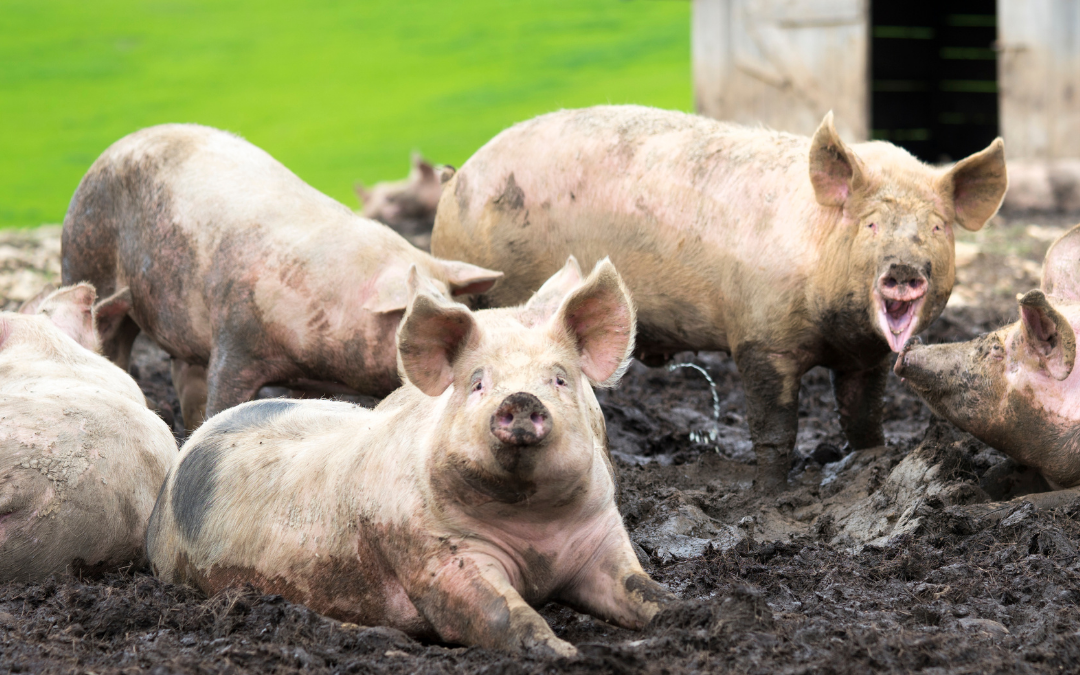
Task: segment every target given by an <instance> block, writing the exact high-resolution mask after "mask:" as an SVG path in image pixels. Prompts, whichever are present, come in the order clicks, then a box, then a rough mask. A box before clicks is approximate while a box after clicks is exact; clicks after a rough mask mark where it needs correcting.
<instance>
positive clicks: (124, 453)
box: [0, 366, 176, 581]
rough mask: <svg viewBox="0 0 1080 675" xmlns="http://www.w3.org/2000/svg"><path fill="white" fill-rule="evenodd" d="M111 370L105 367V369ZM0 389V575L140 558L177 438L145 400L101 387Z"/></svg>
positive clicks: (92, 569) (62, 384)
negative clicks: (0, 522) (1, 523)
mask: <svg viewBox="0 0 1080 675" xmlns="http://www.w3.org/2000/svg"><path fill="white" fill-rule="evenodd" d="M110 367H112V366H110ZM53 385H54V386H53V387H52V389H53V391H52V392H46V391H42V389H44V388H39V390H38V391H37V392H36V393H23V394H15V393H11V391H10V390H8V391H4V392H0V409H2V410H3V411H4V414H3V416H2V418H0V512H4V513H6V514H7V517H6V518H5V522H4V527H3V529H0V580H3V581H9V580H26V581H33V580H40V579H43V578H45V577H47V576H49V575H50V574H60V573H65V572H71V573H82V574H88V573H91V574H92V573H98V572H102V571H107V570H110V569H115V568H117V567H120V566H123V565H127V564H130V563H134V564H135V565H136V566H137V567H138V566H140V565H141V564H143V562H144V561H145V556H144V552H143V538H144V535H145V532H146V522H147V520H148V518H149V515H150V512H151V510H152V508H153V504H154V499H155V498H156V496H157V492H158V490H159V488H160V486H161V484H162V482H163V481H164V479H165V472H166V470H167V469H168V464H169V462H170V461H171V460H172V457H173V456H174V455H175V454H176V445H175V442H174V441H173V438H172V434H171V433H170V431H169V430H168V428H167V427H166V426H165V423H164V422H162V421H161V420H160V419H158V417H157V416H156V415H155V414H154V413H152V412H151V411H150V410H148V409H147V408H146V407H145V405H139V404H137V403H135V402H134V401H132V400H130V399H129V398H128V397H127V396H123V395H118V394H116V393H114V392H111V391H108V390H105V389H103V388H102V387H100V386H93V385H86V384H84V383H80V382H78V381H72V380H67V381H63V380H60V381H57V382H54V383H53Z"/></svg>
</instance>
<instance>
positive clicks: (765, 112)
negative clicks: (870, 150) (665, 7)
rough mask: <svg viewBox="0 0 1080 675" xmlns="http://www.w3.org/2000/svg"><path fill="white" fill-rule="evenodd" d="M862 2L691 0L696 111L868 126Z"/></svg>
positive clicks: (778, 124) (804, 128)
mask: <svg viewBox="0 0 1080 675" xmlns="http://www.w3.org/2000/svg"><path fill="white" fill-rule="evenodd" d="M868 23H869V21H868V6H867V0H694V7H693V29H692V35H691V45H692V51H693V64H694V98H695V105H696V108H697V111H698V112H699V113H701V114H704V115H708V116H710V117H715V118H718V119H726V120H733V121H737V122H742V123H745V124H758V123H762V124H765V125H766V126H769V127H772V128H775V129H782V130H785V131H791V132H795V133H800V134H807V135H809V134H812V133H813V132H814V130H815V129H816V128H817V127H818V125H819V124H820V123H821V118H822V117H823V116H824V115H825V113H826V112H828V111H829V110H830V109H831V110H833V111H834V113H835V120H836V126H837V129H838V130H839V131H840V133H841V135H842V136H843V137H845V138H846V139H848V140H852V141H856V140H864V139H866V138H867V136H868V130H869V114H868V113H869V105H868V87H867V82H868V73H867V64H868Z"/></svg>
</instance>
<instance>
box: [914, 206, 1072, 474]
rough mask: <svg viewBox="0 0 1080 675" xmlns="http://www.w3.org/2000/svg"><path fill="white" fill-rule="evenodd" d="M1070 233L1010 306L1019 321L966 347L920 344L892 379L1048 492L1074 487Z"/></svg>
mask: <svg viewBox="0 0 1080 675" xmlns="http://www.w3.org/2000/svg"><path fill="white" fill-rule="evenodd" d="M1077 330H1080V226H1078V227H1074V228H1073V229H1071V230H1069V232H1067V233H1066V234H1065V235H1064V236H1063V237H1062V238H1061V239H1059V240H1058V241H1057V242H1055V243H1054V245H1053V246H1051V247H1050V250H1049V251H1047V253H1046V261H1045V262H1044V264H1043V279H1042V290H1035V291H1030V292H1028V293H1027V294H1026V295H1024V296H1023V297H1022V298H1021V299H1020V320H1019V321H1017V322H1016V323H1014V324H1012V325H1009V326H1006V327H1004V328H1002V329H1000V330H998V331H995V332H993V333H989V334H987V335H983V336H981V337H978V338H976V339H974V340H971V341H970V342H960V343H953V344H941V345H929V346H928V345H923V344H920V343H919V342H918V341H916V340H912V341H911V342H909V343H908V345H907V347H906V348H905V349H904V351H903V352H902V353H901V354H900V357H899V358H898V359H897V360H896V366H895V370H896V374H897V375H900V376H901V377H903V378H904V380H905V381H906V382H907V384H908V385H909V386H910V387H911V388H912V389H914V390H915V392H916V393H917V394H919V396H921V397H922V398H923V400H925V401H926V402H927V404H928V405H929V406H930V407H931V408H932V409H933V410H934V411H935V412H936V413H938V414H939V415H941V416H943V417H945V418H947V419H948V420H949V421H951V422H952V423H953V424H955V425H956V426H958V427H960V428H961V429H963V430H964V431H967V432H968V433H970V434H972V435H973V436H975V437H977V438H979V439H980V440H982V441H983V442H984V443H986V444H987V445H990V446H993V447H995V448H997V449H998V450H1001V451H1002V452H1004V453H1005V454H1007V455H1009V456H1010V457H1012V458H1013V459H1015V460H1016V461H1018V462H1020V463H1022V464H1026V465H1027V466H1031V467H1035V468H1036V469H1038V470H1039V471H1040V472H1041V473H1042V475H1043V477H1045V478H1046V480H1047V482H1048V483H1049V484H1050V485H1051V486H1052V487H1054V488H1067V487H1076V486H1078V485H1080V369H1077V368H1074V367H1073V366H1074V364H1075V361H1076V331H1077Z"/></svg>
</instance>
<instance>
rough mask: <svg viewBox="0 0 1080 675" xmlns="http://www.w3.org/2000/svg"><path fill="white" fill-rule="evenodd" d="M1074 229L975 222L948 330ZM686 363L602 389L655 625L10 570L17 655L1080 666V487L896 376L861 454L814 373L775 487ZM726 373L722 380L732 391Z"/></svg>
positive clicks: (979, 312) (731, 418) (1007, 293)
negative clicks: (527, 619)
mask: <svg viewBox="0 0 1080 675" xmlns="http://www.w3.org/2000/svg"><path fill="white" fill-rule="evenodd" d="M1032 222H1035V223H1037V224H1035V225H1032V224H1031V223H1032ZM1073 222H1075V221H1073V220H1071V219H1070V218H1068V217H1063V216H1058V217H1054V218H1052V219H1051V218H1047V217H1043V218H1041V219H1039V220H1035V221H1033V219H1032V218H1027V219H1007V218H998V219H997V220H996V222H994V223H992V224H991V225H990V226H988V228H987V229H985V230H984V231H983V232H980V233H977V234H967V233H965V234H963V235H961V236H960V237H959V239H960V241H959V242H958V264H959V268H958V274H957V277H958V286H957V289H956V292H955V293H954V296H953V300H952V301H951V302H950V306H949V307H948V308H947V309H946V311H945V313H944V315H943V316H942V318H941V319H940V320H939V321H938V322H937V323H936V324H935V325H934V326H933V327H932V328H931V330H930V331H929V339H930V340H931V341H953V340H961V339H967V338H970V337H972V336H974V335H976V334H978V333H981V332H984V331H986V330H990V329H993V328H996V327H998V326H1000V325H1002V324H1003V323H1005V322H1007V321H1010V320H1013V319H1014V318H1015V315H1016V301H1015V297H1016V294H1017V293H1021V292H1023V291H1026V290H1029V289H1030V288H1034V287H1036V286H1037V284H1038V274H1039V263H1040V262H1041V259H1042V255H1043V254H1044V252H1045V250H1046V248H1047V247H1048V245H1049V243H1050V242H1051V241H1052V240H1053V238H1054V236H1056V235H1057V234H1060V233H1061V232H1062V231H1063V228H1065V227H1067V226H1069V225H1071V224H1072V223H1073ZM5 236H7V238H8V240H0V292H2V293H3V297H4V298H5V300H6V304H5V308H8V309H10V308H13V307H15V306H17V305H18V303H19V302H20V301H21V300H23V299H25V297H29V296H30V295H33V293H35V292H36V290H37V288H39V287H40V285H41V284H43V283H47V282H52V281H55V275H56V271H58V265H56V264H54V262H53V260H52V257H50V256H54V253H51V252H50V253H42V251H52V249H50V248H49V247H50V246H52V244H51V243H50V242H51V241H52V238H53V236H54V235H52V234H48V233H47V231H46V234H41V231H39V232H31V233H17V234H8V235H5ZM9 240H10V241H9ZM43 242H44V243H43ZM57 249H58V247H57ZM20 252H21V253H20ZM57 252H58V251H57ZM35 275H36V276H35ZM12 280H15V281H12ZM16 282H17V283H16ZM35 282H36V286H35ZM21 296H25V297H21ZM677 360H678V361H680V362H681V363H686V364H691V363H692V364H694V365H695V366H697V367H698V368H700V369H701V370H698V369H695V368H690V367H679V368H674V369H665V368H658V369H649V368H646V367H644V366H642V365H640V364H634V366H633V367H632V368H631V369H630V371H629V372H628V374H627V377H626V379H625V380H624V381H623V383H622V385H621V386H620V387H619V388H618V389H615V390H613V391H608V392H601V393H600V400H601V405H602V407H603V409H604V413H605V415H606V417H607V420H608V425H609V432H610V435H611V447H612V452H613V453H614V456H615V457H616V460H617V461H616V466H617V470H618V479H619V486H620V508H621V509H622V512H623V515H624V517H625V520H626V525H627V528H628V529H629V530H630V532H631V537H632V539H633V541H634V543H635V544H636V545H637V546H638V548H639V549H640V550H639V553H640V555H641V557H642V558H643V560H644V561H645V562H646V565H647V570H648V572H649V573H650V574H651V575H653V577H654V578H656V579H657V580H659V581H661V582H662V583H664V584H667V585H668V586H669V587H670V588H671V589H672V590H673V591H675V593H676V594H677V595H678V596H679V598H680V599H681V600H680V601H679V602H678V603H675V604H674V605H672V606H670V607H669V608H667V609H665V610H664V611H663V612H662V613H661V614H660V615H659V616H658V617H657V618H656V619H655V620H654V621H653V623H652V624H651V625H650V626H649V627H647V628H646V629H645V630H643V631H640V632H634V631H627V630H623V629H619V628H616V627H613V626H611V625H608V624H606V623H604V622H601V621H598V620H595V619H592V618H590V617H587V616H582V615H579V614H577V613H575V612H573V611H572V610H570V609H567V608H564V607H560V606H557V605H548V606H547V607H544V608H542V610H541V611H542V613H543V614H544V616H545V617H546V618H547V619H548V621H549V622H550V623H551V625H552V626H553V628H554V630H555V632H556V633H557V634H558V635H559V636H560V637H563V638H565V639H567V640H569V641H571V642H573V643H574V644H576V645H577V647H578V650H579V655H578V656H577V657H576V658H573V659H554V660H553V659H546V658H543V657H539V656H529V655H527V656H525V657H518V656H509V655H506V654H502V653H499V652H491V651H487V650H483V649H478V648H462V647H455V646H453V645H440V644H427V643H421V642H417V641H415V640H412V639H410V638H408V637H406V636H404V635H402V634H400V633H398V632H396V631H393V630H390V629H386V628H378V627H376V628H365V627H359V626H354V625H350V624H341V623H339V622H337V621H334V620H332V619H328V618H325V617H321V616H319V615H318V614H315V613H313V612H311V611H309V610H307V609H306V608H304V607H301V606H298V605H294V604H291V603H288V602H286V601H284V600H283V599H281V598H280V597H278V596H264V595H260V594H259V593H257V592H255V591H254V590H252V589H250V588H248V589H235V590H232V591H229V592H226V593H222V594H219V595H217V596H214V597H212V598H206V597H204V596H202V595H201V594H200V593H199V592H197V591H195V590H192V589H189V588H185V587H180V586H174V585H171V584H165V583H162V582H160V581H158V580H156V579H154V578H153V577H151V576H149V575H147V574H146V573H145V572H143V571H138V570H128V571H126V572H123V573H114V574H110V575H107V576H105V577H104V578H101V579H89V580H83V579H76V578H68V577H65V578H56V579H52V580H49V581H47V582H45V583H41V584H7V585H0V670H3V671H11V672H94V673H113V672H142V671H149V672H154V673H172V672H184V673H186V672H192V673H194V672H213V673H217V672H222V673H225V672H230V673H242V672H300V671H303V672H315V673H318V672H345V673H383V672H387V673H397V672H402V673H405V672H408V673H441V672H447V673H449V672H477V673H480V672H483V673H489V672H499V673H503V672H506V673H532V672H541V671H543V672H570V673H574V672H581V673H608V672H610V673H624V672H641V673H683V672H686V673H690V672H699V671H700V672H716V671H726V670H731V671H737V672H762V673H765V672H767V673H774V672H784V673H788V672H790V673H800V672H809V671H827V672H865V671H867V670H874V671H891V672H914V671H919V672H935V673H937V672H940V673H945V672H950V673H954V672H955V673H968V672H979V673H983V672H1059V671H1062V670H1065V671H1068V670H1071V669H1074V668H1075V666H1074V665H1073V664H1074V663H1075V662H1076V661H1077V659H1078V658H1080V611H1078V604H1080V556H1078V547H1080V499H1076V498H1074V497H1073V495H1072V494H1054V493H1048V492H1046V489H1047V488H1046V486H1045V483H1043V482H1042V481H1041V479H1040V478H1038V476H1036V475H1035V474H1034V473H1033V472H1031V471H1028V470H1026V469H1024V468H1023V467H1020V466H1018V465H1017V464H1016V463H1015V462H1013V461H1012V460H1010V459H1008V458H1007V457H1005V456H1004V455H1002V454H1001V453H998V452H997V451H995V450H993V449H991V448H988V447H987V446H985V445H983V444H982V443H980V442H979V441H977V440H976V439H974V438H972V437H971V436H969V435H967V434H965V433H963V432H960V431H958V430H956V429H955V428H953V427H952V426H951V425H949V424H948V423H947V422H944V421H941V420H939V419H936V418H934V417H933V416H932V415H931V414H930V412H929V411H928V410H927V408H926V407H925V406H924V405H923V404H922V403H921V402H920V401H919V400H918V398H916V397H915V396H914V395H913V394H912V393H911V392H910V391H908V390H907V389H906V388H905V387H904V386H903V385H902V384H901V383H900V382H899V381H898V379H897V378H895V377H892V376H890V380H889V384H888V390H887V405H886V437H887V439H888V442H887V445H886V446H884V447H882V448H877V449H874V450H869V451H861V452H858V453H851V452H849V451H847V450H846V449H845V447H844V443H843V439H842V436H841V434H840V429H839V424H838V422H837V420H836V418H835V414H834V412H833V407H834V402H833V398H832V393H831V388H830V386H829V378H828V374H827V373H826V372H825V371H823V370H820V369H816V370H814V371H812V372H810V373H809V374H808V375H807V376H806V377H805V378H804V381H803V386H802V391H801V395H800V411H799V416H800V420H799V422H800V427H799V438H798V447H797V452H796V457H795V459H794V462H793V465H792V471H791V473H790V475H789V480H790V482H789V489H788V490H787V491H786V492H784V493H782V494H780V495H779V496H777V495H771V496H766V495H762V494H760V493H758V492H757V491H755V490H754V489H753V488H752V483H751V479H752V476H753V470H754V467H753V466H752V461H753V455H752V453H751V451H750V442H749V434H748V431H747V429H746V422H745V419H744V417H745V404H744V401H743V396H742V387H741V384H740V381H739V376H738V372H737V371H736V369H735V368H734V365H733V364H732V362H731V360H730V359H729V358H727V357H725V356H723V355H716V354H701V355H693V354H683V355H680V356H679V358H678V359H677ZM702 371H704V373H707V374H708V376H709V377H711V378H712V379H713V380H714V381H715V384H716V389H715V398H714V393H713V390H712V389H711V388H710V386H709V382H708V381H707V379H706V377H705V375H704V374H703V372H702ZM132 374H133V375H134V376H135V377H136V379H137V380H139V382H140V384H141V385H142V387H143V390H144V391H145V392H146V394H147V397H148V400H149V401H150V402H151V403H152V404H153V405H155V406H156V407H157V408H158V410H159V413H160V414H161V415H162V417H163V418H164V419H165V420H166V421H167V422H169V423H170V424H171V425H172V426H173V428H174V429H175V430H176V431H177V433H178V434H179V433H181V429H182V423H181V420H180V418H179V408H178V406H177V405H176V400H175V394H174V392H173V391H172V388H171V383H170V381H169V372H168V360H167V358H165V356H164V354H163V353H161V352H160V350H158V349H157V348H156V347H155V346H154V345H153V344H151V343H149V342H148V341H145V340H142V339H140V341H139V343H137V349H136V352H135V356H134V364H133V366H132ZM1010 500H1011V501H1010Z"/></svg>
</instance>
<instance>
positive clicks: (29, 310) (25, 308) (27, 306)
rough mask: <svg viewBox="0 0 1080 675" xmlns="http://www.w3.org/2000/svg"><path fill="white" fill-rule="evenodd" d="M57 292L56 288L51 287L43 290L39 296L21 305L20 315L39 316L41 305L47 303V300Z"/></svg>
mask: <svg viewBox="0 0 1080 675" xmlns="http://www.w3.org/2000/svg"><path fill="white" fill-rule="evenodd" d="M55 292H56V287H55V286H52V285H49V286H46V287H45V288H43V289H41V291H39V292H38V294H37V295H35V296H34V297H32V298H30V299H29V300H27V301H26V302H24V303H23V304H21V305H19V314H37V313H38V309H40V308H41V303H43V302H45V298H47V297H49V296H50V295H52V294H53V293H55Z"/></svg>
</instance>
